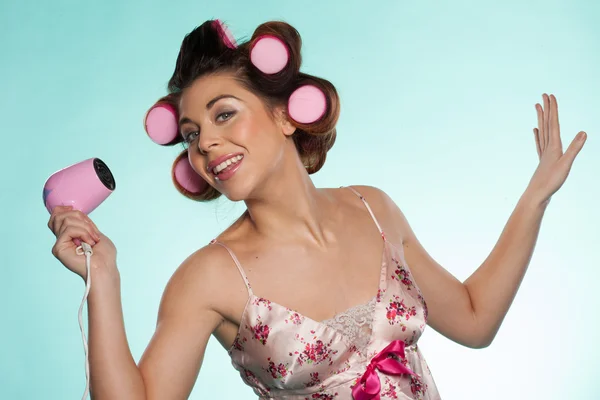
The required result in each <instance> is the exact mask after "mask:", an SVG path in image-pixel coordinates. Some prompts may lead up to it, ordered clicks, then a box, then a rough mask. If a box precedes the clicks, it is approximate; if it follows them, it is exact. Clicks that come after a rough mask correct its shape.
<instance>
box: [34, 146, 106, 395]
mask: <svg viewBox="0 0 600 400" xmlns="http://www.w3.org/2000/svg"><path fill="white" fill-rule="evenodd" d="M114 190H115V179H114V177H113V175H112V173H111V172H110V169H108V167H107V166H106V164H105V163H104V162H103V161H102V160H100V159H99V158H90V159H87V160H84V161H81V162H79V163H77V164H73V165H71V166H68V167H66V168H63V169H61V170H59V171H57V172H55V173H53V174H52V175H51V176H50V177H49V178H48V180H47V181H46V183H45V184H44V192H43V199H44V206H46V209H47V210H48V212H50V213H52V210H53V209H54V207H56V206H59V205H62V206H69V205H70V206H73V208H74V209H76V210H79V211H81V212H83V213H85V214H89V213H91V212H92V211H94V210H95V209H96V207H98V206H99V205H100V204H101V203H102V202H103V201H104V200H106V198H107V197H108V196H109V195H110V194H111V193H112V192H113V191H114ZM73 242H75V244H76V245H77V246H78V247H77V249H76V250H75V251H76V252H77V254H79V255H85V258H86V268H87V279H86V288H85V295H84V296H83V300H82V301H81V305H80V307H79V329H80V330H81V336H82V339H83V349H84V351H85V374H86V387H85V392H84V394H83V400H85V399H86V398H87V395H88V394H89V386H90V364H89V357H88V346H87V340H86V338H85V333H84V330H83V318H82V311H83V305H84V303H85V301H86V300H87V297H88V294H89V292H90V287H91V284H92V279H91V273H90V269H91V266H90V257H91V256H92V254H93V251H92V247H91V246H90V245H89V244H87V243H85V242H81V241H80V240H79V239H73Z"/></svg>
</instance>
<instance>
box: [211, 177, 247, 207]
mask: <svg viewBox="0 0 600 400" xmlns="http://www.w3.org/2000/svg"><path fill="white" fill-rule="evenodd" d="M223 186H225V187H221V189H222V190H219V189H217V190H219V191H220V192H221V194H222V195H223V196H225V197H227V199H229V201H236V202H237V201H244V200H246V199H248V197H250V193H251V192H252V185H251V184H250V182H249V181H244V183H243V184H242V183H240V184H237V183H234V182H227V183H226V184H225V185H223Z"/></svg>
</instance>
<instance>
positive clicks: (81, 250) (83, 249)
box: [75, 242, 94, 400]
mask: <svg viewBox="0 0 600 400" xmlns="http://www.w3.org/2000/svg"><path fill="white" fill-rule="evenodd" d="M75 252H76V253H77V254H78V255H83V254H85V267H86V270H87V275H86V277H87V280H86V284H85V295H84V296H83V300H82V301H81V305H80V306H79V330H81V337H82V339H83V350H84V351H85V378H86V384H85V392H84V393H83V398H82V400H85V399H86V398H87V396H88V394H89V390H90V360H89V357H88V344H87V340H86V338H85V332H84V330H83V305H84V304H85V301H86V300H87V297H88V294H89V293H90V287H91V284H92V274H91V271H90V269H91V266H90V264H91V262H90V257H91V255H92V254H94V252H93V251H92V247H91V246H90V245H89V244H87V243H85V242H81V246H79V247H77V248H76V249H75Z"/></svg>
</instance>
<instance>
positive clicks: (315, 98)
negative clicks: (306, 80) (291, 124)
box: [288, 85, 327, 124]
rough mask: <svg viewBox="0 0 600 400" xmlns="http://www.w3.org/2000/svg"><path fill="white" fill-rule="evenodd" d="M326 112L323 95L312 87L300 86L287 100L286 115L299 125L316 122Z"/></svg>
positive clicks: (319, 90)
mask: <svg viewBox="0 0 600 400" xmlns="http://www.w3.org/2000/svg"><path fill="white" fill-rule="evenodd" d="M326 111H327V99H326V98H325V94H324V93H323V92H322V91H321V89H319V88H318V87H316V86H314V85H304V86H300V87H299V88H298V89H296V90H295V91H294V93H292V95H291V96H290V98H289V100H288V115H289V116H290V118H292V119H293V120H294V121H296V122H300V123H301V124H310V123H313V122H315V121H318V120H319V119H321V118H322V117H323V115H325V112H326Z"/></svg>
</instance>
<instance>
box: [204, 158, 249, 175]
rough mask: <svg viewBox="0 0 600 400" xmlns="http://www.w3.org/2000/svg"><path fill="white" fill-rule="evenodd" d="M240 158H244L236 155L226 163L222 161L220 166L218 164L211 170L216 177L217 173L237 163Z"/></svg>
mask: <svg viewBox="0 0 600 400" xmlns="http://www.w3.org/2000/svg"><path fill="white" fill-rule="evenodd" d="M242 158H244V156H242V155H238V156H235V157H231V158H229V159H227V160H226V161H223V162H222V163H221V164H219V165H217V166H216V167H214V168H213V170H212V172H213V174H215V175H217V174H218V173H219V172H221V171H223V170H224V169H225V168H227V167H228V166H230V165H232V164H236V163H238V162H239V161H240V160H241V159H242Z"/></svg>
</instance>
